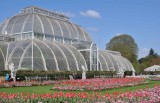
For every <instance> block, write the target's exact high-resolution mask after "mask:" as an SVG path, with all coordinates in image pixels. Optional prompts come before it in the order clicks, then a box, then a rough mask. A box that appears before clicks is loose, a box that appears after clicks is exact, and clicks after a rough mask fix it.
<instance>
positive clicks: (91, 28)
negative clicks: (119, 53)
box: [87, 27, 99, 32]
mask: <svg viewBox="0 0 160 103" xmlns="http://www.w3.org/2000/svg"><path fill="white" fill-rule="evenodd" d="M87 29H88V30H90V31H94V32H96V31H99V29H98V28H95V27H88V28H87Z"/></svg>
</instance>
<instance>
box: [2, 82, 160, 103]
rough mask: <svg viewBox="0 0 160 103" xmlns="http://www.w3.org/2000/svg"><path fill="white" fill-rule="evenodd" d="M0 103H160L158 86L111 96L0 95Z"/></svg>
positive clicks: (86, 94)
mask: <svg viewBox="0 0 160 103" xmlns="http://www.w3.org/2000/svg"><path fill="white" fill-rule="evenodd" d="M0 103H160V85H157V86H155V87H154V88H145V89H143V90H136V91H133V92H126V93H121V92H114V93H112V94H109V93H106V94H102V93H97V92H93V93H91V94H89V93H87V92H79V93H75V92H68V93H63V92H61V91H60V92H54V93H53V94H50V93H48V94H34V93H33V94H27V93H17V94H7V93H5V92H3V93H0Z"/></svg>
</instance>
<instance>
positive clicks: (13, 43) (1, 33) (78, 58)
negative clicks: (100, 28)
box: [0, 6, 135, 73]
mask: <svg viewBox="0 0 160 103" xmlns="http://www.w3.org/2000/svg"><path fill="white" fill-rule="evenodd" d="M0 61H1V62H0V70H8V68H9V64H11V63H14V67H15V69H17V70H19V69H31V70H55V71H81V70H82V66H83V67H85V68H86V69H87V70H88V71H116V72H117V73H121V72H124V71H132V72H135V70H134V68H133V66H132V64H131V63H130V62H129V60H127V59H126V58H124V57H122V56H121V54H120V53H119V52H115V51H109V50H99V49H98V47H97V45H96V44H95V43H94V42H93V41H92V39H91V37H90V36H89V34H88V33H87V32H86V31H85V29H83V28H82V27H81V26H79V25H77V24H74V23H72V22H70V20H69V18H68V17H67V16H65V15H63V14H60V13H57V12H52V11H48V10H45V9H41V8H39V7H34V6H31V7H26V8H24V9H22V10H21V12H20V13H18V14H17V15H15V16H13V17H10V18H8V19H6V20H5V21H4V22H2V23H1V24H0Z"/></svg>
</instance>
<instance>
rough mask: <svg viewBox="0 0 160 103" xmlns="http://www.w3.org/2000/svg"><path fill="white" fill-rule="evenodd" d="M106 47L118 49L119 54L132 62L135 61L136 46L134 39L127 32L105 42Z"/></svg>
mask: <svg viewBox="0 0 160 103" xmlns="http://www.w3.org/2000/svg"><path fill="white" fill-rule="evenodd" d="M106 49H108V50H113V51H119V52H120V53H121V55H122V56H123V57H125V58H127V59H128V60H130V61H131V62H132V63H133V62H137V57H138V55H137V54H138V46H137V44H136V42H135V40H134V39H133V38H132V37H131V36H130V35H128V34H123V35H119V36H115V37H113V38H112V39H111V40H110V41H109V43H107V44H106Z"/></svg>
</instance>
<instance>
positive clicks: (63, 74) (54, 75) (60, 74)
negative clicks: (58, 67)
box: [0, 70, 116, 80]
mask: <svg viewBox="0 0 160 103" xmlns="http://www.w3.org/2000/svg"><path fill="white" fill-rule="evenodd" d="M7 73H8V74H10V71H9V70H3V71H0V75H1V76H5V75H6V74H7ZM115 74H116V72H114V71H87V72H86V77H87V78H94V76H100V75H105V76H110V77H112V76H113V75H115ZM69 75H72V76H73V77H75V78H77V79H80V78H82V71H44V70H34V71H32V70H18V71H17V72H16V76H17V77H19V78H20V79H21V80H25V76H27V77H35V76H39V77H45V76H47V77H50V79H52V80H57V79H69Z"/></svg>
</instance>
